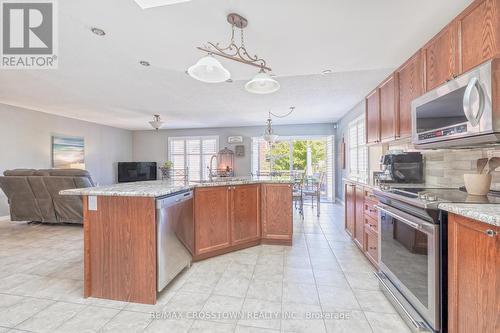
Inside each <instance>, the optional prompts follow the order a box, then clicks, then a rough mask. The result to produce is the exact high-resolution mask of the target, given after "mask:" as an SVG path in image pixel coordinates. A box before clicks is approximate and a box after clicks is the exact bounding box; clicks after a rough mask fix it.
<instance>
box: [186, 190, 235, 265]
mask: <svg viewBox="0 0 500 333" xmlns="http://www.w3.org/2000/svg"><path fill="white" fill-rule="evenodd" d="M230 194H231V193H230V188H229V186H218V187H206V188H197V189H196V190H195V199H194V221H195V222H194V223H195V255H201V254H204V253H208V252H213V251H216V250H221V249H224V248H226V247H229V246H230V245H231V220H230V217H231V211H230V209H231V205H230Z"/></svg>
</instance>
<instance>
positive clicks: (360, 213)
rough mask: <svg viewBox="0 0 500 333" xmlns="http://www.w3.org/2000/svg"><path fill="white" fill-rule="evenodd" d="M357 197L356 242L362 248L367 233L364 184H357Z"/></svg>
mask: <svg viewBox="0 0 500 333" xmlns="http://www.w3.org/2000/svg"><path fill="white" fill-rule="evenodd" d="M355 188H356V191H355V193H356V198H355V204H354V205H355V207H356V212H355V214H354V221H355V222H354V234H353V237H354V242H355V243H356V245H358V246H359V248H360V249H363V248H364V243H365V241H364V235H365V219H364V210H365V206H364V203H365V200H364V196H365V191H364V188H363V187H362V186H356V187H355Z"/></svg>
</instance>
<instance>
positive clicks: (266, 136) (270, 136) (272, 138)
mask: <svg viewBox="0 0 500 333" xmlns="http://www.w3.org/2000/svg"><path fill="white" fill-rule="evenodd" d="M276 140H278V135H277V134H264V141H266V142H268V143H274V142H276Z"/></svg>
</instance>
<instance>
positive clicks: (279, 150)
mask: <svg viewBox="0 0 500 333" xmlns="http://www.w3.org/2000/svg"><path fill="white" fill-rule="evenodd" d="M308 146H309V147H311V160H312V161H311V162H312V167H313V172H320V171H326V143H325V141H324V140H296V141H293V143H292V147H293V170H305V169H306V166H307V147H308ZM271 156H272V158H273V159H274V168H273V169H274V170H276V171H282V170H283V171H287V170H290V143H289V142H288V141H284V142H277V143H275V144H274V145H273V147H272V149H271Z"/></svg>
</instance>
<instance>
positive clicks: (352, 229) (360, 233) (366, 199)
mask: <svg viewBox="0 0 500 333" xmlns="http://www.w3.org/2000/svg"><path fill="white" fill-rule="evenodd" d="M344 195H345V198H344V204H345V212H344V214H345V216H344V219H345V230H346V232H347V233H348V234H349V235H350V236H351V238H352V240H353V241H354V243H355V244H356V245H357V246H358V247H359V248H360V250H361V251H363V253H364V254H365V256H366V257H367V258H368V260H370V261H371V263H372V264H373V265H375V266H376V267H378V237H379V235H378V211H377V209H376V204H377V203H378V200H377V198H376V197H375V196H374V195H373V192H372V190H371V188H370V187H369V186H363V185H362V184H356V183H353V182H345V185H344Z"/></svg>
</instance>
